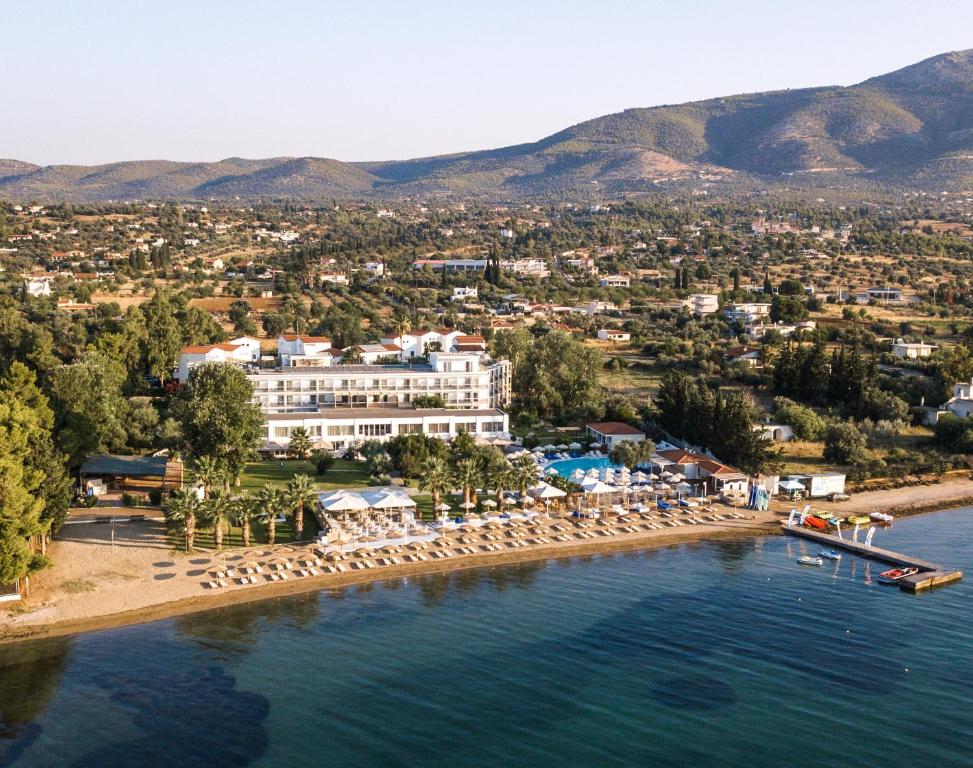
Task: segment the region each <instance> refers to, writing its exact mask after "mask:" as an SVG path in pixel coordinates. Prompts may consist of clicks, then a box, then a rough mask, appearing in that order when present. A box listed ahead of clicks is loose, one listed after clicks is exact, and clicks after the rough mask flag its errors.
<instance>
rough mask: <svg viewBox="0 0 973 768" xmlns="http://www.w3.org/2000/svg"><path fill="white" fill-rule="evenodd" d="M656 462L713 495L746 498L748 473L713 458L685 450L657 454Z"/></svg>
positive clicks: (671, 449) (653, 459)
mask: <svg viewBox="0 0 973 768" xmlns="http://www.w3.org/2000/svg"><path fill="white" fill-rule="evenodd" d="M652 463H653V464H655V465H657V466H658V467H659V468H660V469H663V470H666V471H668V472H673V473H679V474H681V475H682V476H683V477H685V479H686V481H687V482H689V483H690V484H691V485H698V486H700V487H701V489H702V490H704V491H706V492H710V493H717V494H723V495H725V496H730V497H737V498H739V497H741V496H743V497H745V496H746V494H747V491H748V489H749V480H748V478H747V476H746V475H745V474H743V473H742V472H740V471H739V470H737V469H734V468H733V467H730V466H728V465H726V464H723V463H721V462H719V461H717V460H716V459H713V458H710V457H709V456H703V455H701V454H698V453H693V452H692V451H686V450H683V449H682V448H669V449H662V450H659V451H657V453H656V455H655V456H653V457H652Z"/></svg>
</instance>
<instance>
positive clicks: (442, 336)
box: [381, 328, 463, 362]
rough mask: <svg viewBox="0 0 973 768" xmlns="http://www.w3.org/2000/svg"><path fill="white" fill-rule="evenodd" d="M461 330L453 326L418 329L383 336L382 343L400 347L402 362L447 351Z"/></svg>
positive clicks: (461, 333)
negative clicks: (396, 334)
mask: <svg viewBox="0 0 973 768" xmlns="http://www.w3.org/2000/svg"><path fill="white" fill-rule="evenodd" d="M462 335H463V332H462V331H458V330H456V329H455V328H437V329H431V330H430V329H420V330H416V331H410V332H408V333H403V334H400V335H398V336H383V337H382V338H381V343H382V344H395V345H396V346H398V347H400V348H401V349H402V352H401V359H402V361H403V362H405V361H407V360H409V359H411V358H413V357H425V356H426V355H427V354H428V353H429V352H437V351H438V352H449V351H451V350H452V348H453V343H454V342H455V340H456V339H457V338H458V337H459V336H462Z"/></svg>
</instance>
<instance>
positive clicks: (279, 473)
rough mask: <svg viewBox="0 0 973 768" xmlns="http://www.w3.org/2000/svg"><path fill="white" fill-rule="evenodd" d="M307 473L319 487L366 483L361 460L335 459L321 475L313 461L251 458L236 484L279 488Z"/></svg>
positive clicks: (252, 487)
mask: <svg viewBox="0 0 973 768" xmlns="http://www.w3.org/2000/svg"><path fill="white" fill-rule="evenodd" d="M299 473H303V474H306V475H310V476H311V478H312V479H313V480H314V482H315V485H316V486H317V487H318V488H319V489H321V490H330V489H332V488H361V487H364V486H367V485H369V484H370V483H369V480H368V473H367V472H366V471H365V463H364V462H362V461H348V460H347V459H338V460H337V461H335V463H334V466H332V467H331V469H329V470H328V471H327V472H326V473H325V474H324V475H320V476H318V475H315V474H314V464H313V463H312V462H310V461H300V460H298V459H285V460H283V461H255V462H251V463H250V464H247V468H246V469H245V470H243V476H242V477H241V478H240V487H241V488H246V489H247V490H251V491H255V490H259V489H260V488H263V487H264V485H266V484H267V483H270V484H271V485H274V486H280V487H283V486H285V485H287V481H288V480H290V479H291V478H292V477H294V475H296V474H299Z"/></svg>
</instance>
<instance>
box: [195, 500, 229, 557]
mask: <svg viewBox="0 0 973 768" xmlns="http://www.w3.org/2000/svg"><path fill="white" fill-rule="evenodd" d="M200 509H201V511H202V517H203V519H204V520H205V521H206V524H207V525H208V526H209V527H210V528H212V529H213V544H214V546H215V547H216V551H217V552H219V551H220V550H221V549H223V523H224V522H226V519H227V518H228V517H229V516H230V515H231V514H233V511H234V507H233V499H232V498H231V497H230V494H229V493H227V492H226V491H225V490H222V489H221V490H219V491H217V492H216V493H214V494H212V495H210V496H209V498H207V499H206V500H205V501H203V503H202V504H201V506H200Z"/></svg>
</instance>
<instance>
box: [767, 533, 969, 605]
mask: <svg viewBox="0 0 973 768" xmlns="http://www.w3.org/2000/svg"><path fill="white" fill-rule="evenodd" d="M782 528H783V531H784V533H785V534H787V535H788V536H797V537H799V538H802V539H808V540H809V541H814V542H817V543H818V544H821V545H822V546H824V547H826V548H829V549H843V550H844V551H846V552H851V553H852V554H855V555H858V556H859V557H867V558H869V559H870V560H878V561H880V562H883V563H888V564H889V565H894V566H896V567H898V568H918V569H919V573H917V574H916V575H915V576H907V577H906V578H904V579H902V581H900V582H899V587H900V588H901V589H902V590H904V591H906V592H921V591H923V590H925V589H929V588H930V587H935V586H939V585H941V584H949V583H951V582H954V581H959V580H960V579H962V578H963V572H962V571H958V570H955V569H952V568H946V567H944V566H942V565H939V564H938V563H931V562H929V561H928V560H920V559H919V558H916V557H910V556H909V555H903V554H902V553H900V552H893V551H892V550H890V549H882V548H881V547H869V546H866V545H865V544H861V543H857V542H854V541H852V540H851V539H842V538H839V537H838V536H835V535H834V534H831V533H822V532H821V531H814V530H811V529H810V528H802V527H800V526H797V525H791V526H788V525H783V526H782Z"/></svg>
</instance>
